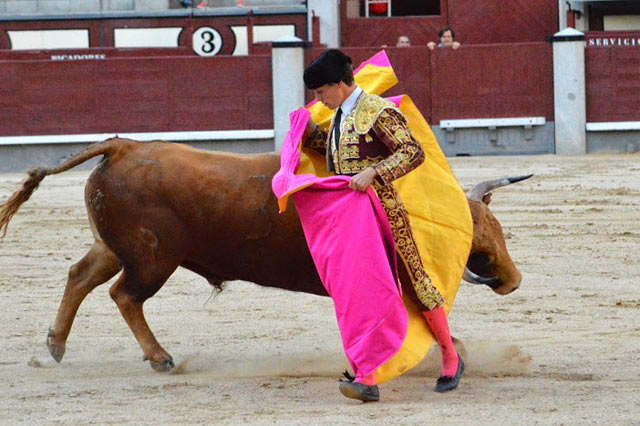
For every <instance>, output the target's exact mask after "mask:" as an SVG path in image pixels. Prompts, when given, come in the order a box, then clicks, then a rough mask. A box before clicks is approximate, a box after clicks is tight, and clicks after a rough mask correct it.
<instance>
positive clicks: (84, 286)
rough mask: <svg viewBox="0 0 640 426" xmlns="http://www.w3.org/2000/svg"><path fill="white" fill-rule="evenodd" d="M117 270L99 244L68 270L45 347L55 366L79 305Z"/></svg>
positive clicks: (110, 254)
mask: <svg viewBox="0 0 640 426" xmlns="http://www.w3.org/2000/svg"><path fill="white" fill-rule="evenodd" d="M120 269H121V267H120V262H119V261H118V258H117V257H116V255H115V254H113V252H112V251H111V250H109V249H108V248H107V246H105V245H104V243H103V242H102V241H96V242H95V243H93V246H91V249H89V252H88V253H87V254H85V255H84V257H83V258H82V259H81V260H80V261H79V262H78V263H76V264H75V265H73V266H72V267H71V268H70V269H69V278H68V280H67V286H66V287H65V289H64V296H62V301H61V302H60V307H59V308H58V314H57V315H56V319H55V322H54V323H53V327H52V328H50V329H49V335H48V336H47V347H48V348H49V352H50V353H51V356H53V359H55V360H56V361H57V362H60V361H62V357H63V356H64V351H65V346H66V342H67V337H69V332H70V331H71V326H72V325H73V320H74V319H75V317H76V313H77V312H78V308H79V307H80V304H81V303H82V301H83V300H84V299H85V297H87V295H88V294H89V293H90V292H91V290H93V289H94V288H96V287H97V286H99V285H100V284H103V283H105V282H107V281H109V279H111V278H112V277H113V276H114V275H115V274H117V273H118V271H120Z"/></svg>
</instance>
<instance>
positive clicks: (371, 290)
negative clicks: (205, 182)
mask: <svg viewBox="0 0 640 426" xmlns="http://www.w3.org/2000/svg"><path fill="white" fill-rule="evenodd" d="M308 119H309V111H308V110H306V109H300V110H297V111H294V112H292V113H291V115H290V120H291V128H290V131H289V133H288V135H287V137H286V139H285V141H284V143H283V147H282V152H281V169H280V171H278V173H277V174H276V175H275V176H274V178H273V182H272V187H273V191H274V193H275V194H276V196H277V197H278V198H280V197H282V196H283V195H285V194H291V193H293V195H292V197H293V200H294V202H295V205H296V209H297V211H298V215H299V217H300V221H301V223H302V227H303V229H304V234H305V237H306V239H307V244H308V246H309V250H310V251H311V255H312V257H313V260H314V262H315V265H316V268H317V270H318V274H319V275H320V278H321V279H322V283H323V284H324V286H325V288H326V289H327V291H328V293H329V294H330V295H331V297H332V299H333V302H334V306H335V311H336V317H337V320H338V327H339V329H340V334H341V336H342V343H343V347H344V351H345V354H346V356H347V359H348V360H349V362H350V364H351V366H352V368H353V370H354V372H355V374H356V380H362V379H363V378H364V377H366V376H367V375H369V374H370V373H372V372H373V371H375V369H376V368H378V367H379V366H380V365H382V364H383V363H384V362H385V361H387V360H388V359H390V358H391V357H392V356H393V355H394V354H395V353H396V352H397V351H398V350H399V349H400V347H401V346H402V342H403V341H404V338H405V336H406V332H407V322H408V315H407V311H406V309H405V307H404V304H403V303H402V298H401V293H400V291H401V290H400V287H399V286H398V280H397V278H396V274H395V267H396V264H395V259H396V255H395V245H394V243H393V234H392V233H391V228H390V226H389V222H388V220H387V217H386V214H385V212H384V209H383V207H382V205H381V204H380V201H379V199H378V197H377V196H376V194H375V192H374V191H373V189H371V188H369V189H368V190H367V191H366V192H359V191H354V190H352V189H351V188H349V180H350V177H348V176H331V177H326V178H319V177H316V176H314V175H296V174H295V171H296V169H297V167H298V166H299V165H300V153H299V151H298V144H299V141H300V139H301V137H302V133H303V132H304V129H305V126H306V123H307V121H308ZM309 185H311V186H309ZM301 187H303V189H301V190H299V191H297V192H294V191H296V189H298V188H301Z"/></svg>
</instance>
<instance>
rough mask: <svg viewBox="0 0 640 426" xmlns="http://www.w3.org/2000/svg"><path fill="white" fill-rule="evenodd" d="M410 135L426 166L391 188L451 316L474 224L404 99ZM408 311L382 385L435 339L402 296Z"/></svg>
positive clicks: (382, 370)
mask: <svg viewBox="0 0 640 426" xmlns="http://www.w3.org/2000/svg"><path fill="white" fill-rule="evenodd" d="M400 111H402V112H403V113H404V114H405V116H406V117H407V118H408V120H409V128H410V130H411V133H412V134H413V137H414V138H415V139H416V140H417V141H418V142H419V143H420V145H422V148H423V149H424V151H425V154H426V155H425V157H426V159H425V162H424V163H423V164H422V165H420V166H419V167H418V168H416V169H415V170H413V171H411V172H410V173H407V174H406V175H405V176H403V177H402V178H400V179H398V180H396V181H394V183H393V185H394V186H395V188H396V189H397V190H398V192H399V193H400V198H401V199H402V201H403V203H404V204H405V206H406V207H407V210H408V211H409V220H410V221H411V230H412V231H413V235H414V238H415V240H416V243H417V245H418V250H419V252H420V257H421V258H422V262H423V264H424V268H425V270H426V271H427V273H428V274H429V277H430V278H431V283H432V284H433V285H434V286H435V287H436V288H437V289H438V291H439V292H440V293H441V294H442V296H443V297H444V299H445V301H446V305H445V307H444V309H445V311H446V312H447V313H449V311H450V310H451V306H452V305H453V301H454V299H455V296H456V293H457V291H458V285H459V284H460V279H461V278H462V273H463V272H464V267H465V265H466V263H467V258H468V256H469V250H470V249H471V242H472V239H473V222H472V220H471V212H470V210H469V205H468V203H467V198H466V196H465V194H464V192H463V191H462V188H461V187H460V185H459V184H458V181H457V180H456V178H455V177H454V175H453V172H452V171H451V168H450V167H449V164H448V162H447V160H446V158H445V156H444V154H443V153H442V150H441V149H440V146H439V145H438V142H437V141H436V138H435V136H434V134H433V132H432V131H431V128H430V127H429V125H428V124H427V122H426V120H425V119H424V117H422V114H420V112H419V111H418V109H417V108H416V106H415V105H414V104H413V102H412V101H411V99H410V98H409V97H408V96H404V97H403V99H402V102H401V103H400ZM403 300H404V304H405V307H406V308H407V312H408V313H409V325H408V329H407V336H406V337H405V340H404V342H403V343H402V347H401V348H400V350H399V351H398V352H397V353H396V354H395V355H394V356H393V357H392V358H391V359H390V360H389V361H387V362H386V363H384V364H383V365H381V366H380V367H378V368H377V369H376V381H377V382H378V383H383V382H385V381H387V380H390V379H392V378H394V377H396V376H398V375H400V374H402V373H404V372H405V371H407V370H409V369H410V368H412V367H415V366H416V365H417V364H418V363H419V362H420V361H422V359H423V358H424V356H425V355H426V354H427V352H428V351H429V348H430V347H431V345H432V344H433V341H434V337H433V335H432V334H431V330H430V329H429V327H428V326H427V323H426V321H425V319H424V317H423V316H422V313H421V312H420V309H419V307H418V306H416V305H415V304H414V303H413V302H411V301H410V300H409V299H408V298H407V297H406V296H405V297H403Z"/></svg>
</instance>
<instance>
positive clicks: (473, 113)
mask: <svg viewBox="0 0 640 426" xmlns="http://www.w3.org/2000/svg"><path fill="white" fill-rule="evenodd" d="M322 51H324V50H323V49H310V50H307V52H306V53H307V56H306V60H307V63H309V62H310V61H311V60H312V59H313V58H314V57H316V56H317V55H318V54H320V53H321V52H322ZM345 52H346V53H347V54H349V55H350V56H351V57H352V59H353V62H354V65H358V64H359V63H360V62H362V61H364V60H365V59H367V58H369V57H370V56H372V55H373V54H375V53H376V52H377V49H372V48H347V49H345ZM387 53H388V56H389V58H390V60H391V63H392V65H393V67H394V69H395V71H396V74H397V76H398V79H399V80H400V83H399V84H398V85H397V86H396V87H394V88H392V89H391V90H389V91H388V92H387V93H385V95H386V96H390V95H396V94H401V93H406V94H408V95H410V96H411V98H412V99H413V100H414V102H415V103H416V105H417V106H418V108H419V109H420V110H421V111H422V113H423V115H424V116H425V118H427V120H429V122H431V123H433V124H439V122H440V120H441V119H461V118H493V117H519V116H544V117H546V119H547V120H553V81H552V78H553V77H552V76H553V69H552V56H551V45H549V44H547V43H519V44H505V45H490V46H488V45H474V46H465V45H463V46H462V47H461V48H460V49H458V50H456V51H453V50H449V49H437V50H435V51H433V52H431V51H429V50H428V49H426V48H424V47H411V48H395V47H393V48H389V49H388V50H387ZM0 75H2V76H3V78H2V80H0V135H2V136H21V135H50V134H86V133H111V132H165V131H181V130H194V131H197V130H236V129H271V128H272V127H273V111H272V105H273V96H272V93H271V90H272V83H271V82H272V76H271V57H270V56H269V55H251V56H248V57H235V56H216V57H212V58H200V57H192V56H183V57H179V56H176V57H150V58H124V57H123V58H112V59H109V58H107V59H103V60H78V61H51V60H44V61H42V60H37V61H36V60H31V61H0ZM292 84H302V82H292ZM307 95H308V99H311V96H312V95H311V93H310V92H308V94H307Z"/></svg>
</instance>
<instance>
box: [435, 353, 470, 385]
mask: <svg viewBox="0 0 640 426" xmlns="http://www.w3.org/2000/svg"><path fill="white" fill-rule="evenodd" d="M463 374H464V361H463V360H462V357H461V356H460V354H458V371H456V375H455V376H453V377H451V376H440V377H439V378H438V381H437V382H436V388H435V389H434V390H435V391H436V392H448V391H450V390H454V389H455V388H457V387H458V383H460V377H462V375H463Z"/></svg>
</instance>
